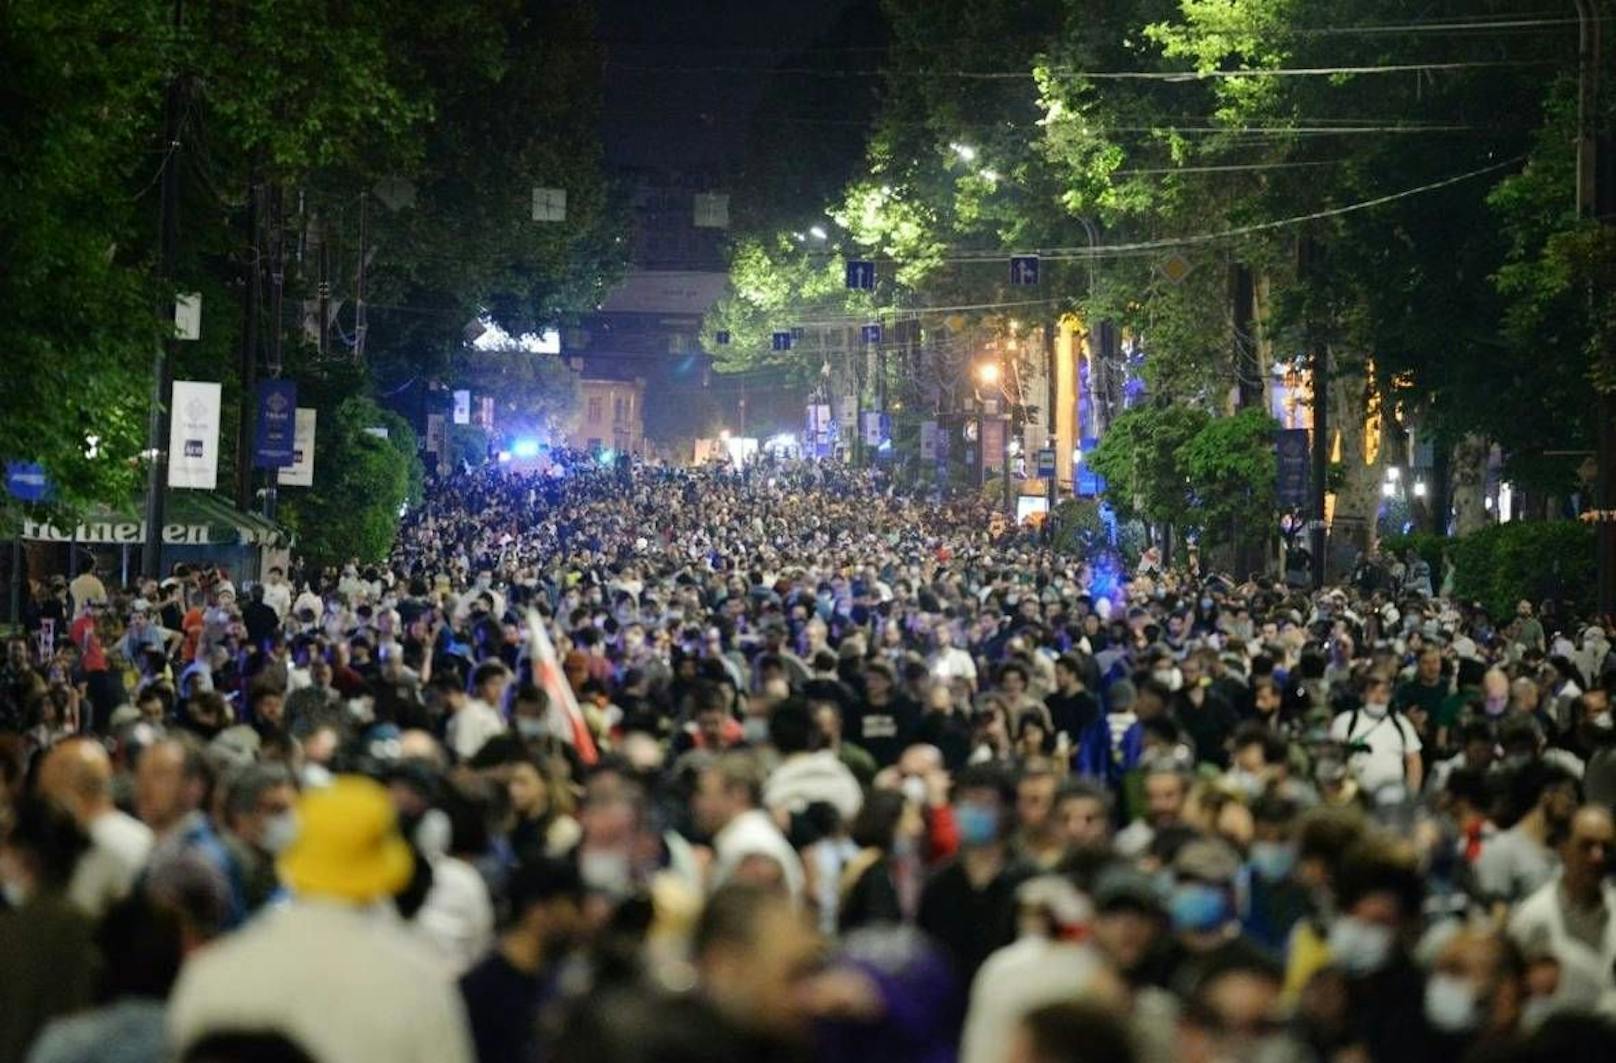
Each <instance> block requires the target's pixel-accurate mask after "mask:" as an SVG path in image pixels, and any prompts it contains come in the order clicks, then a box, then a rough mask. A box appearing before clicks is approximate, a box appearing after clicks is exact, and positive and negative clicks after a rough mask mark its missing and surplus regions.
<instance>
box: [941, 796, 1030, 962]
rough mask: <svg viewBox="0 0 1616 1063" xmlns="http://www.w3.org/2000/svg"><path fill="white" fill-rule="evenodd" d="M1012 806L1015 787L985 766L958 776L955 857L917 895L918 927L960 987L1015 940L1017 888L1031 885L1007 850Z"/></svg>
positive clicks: (1010, 829)
mask: <svg viewBox="0 0 1616 1063" xmlns="http://www.w3.org/2000/svg"><path fill="white" fill-rule="evenodd" d="M1014 806H1015V788H1014V784H1013V782H1012V780H1011V779H1010V778H1009V777H1008V776H1007V775H1006V774H1005V773H1004V772H1003V771H1001V770H1000V769H998V768H996V767H992V766H987V765H982V766H978V767H973V768H967V769H965V770H964V771H962V772H961V773H960V774H959V777H958V778H957V779H955V781H954V802H953V807H954V821H955V822H956V823H957V824H958V825H959V854H958V855H957V856H956V857H955V858H954V859H953V860H952V861H950V862H949V863H948V864H946V865H945V866H943V867H942V868H940V869H939V870H938V871H937V872H936V873H935V874H934V875H933V876H932V877H931V878H930V879H929V880H928V881H927V883H926V888H925V890H924V892H923V893H922V894H921V898H920V910H919V913H918V919H917V922H918V924H919V926H920V927H921V929H923V930H925V931H926V932H927V933H929V934H931V935H932V936H933V937H934V938H936V939H937V941H938V942H939V943H940V944H941V945H942V946H943V948H944V950H945V951H946V952H947V953H948V955H949V957H950V959H951V960H952V961H953V963H954V966H955V969H956V971H957V972H958V974H959V976H960V978H961V980H962V982H963V983H965V984H968V983H969V980H970V979H971V978H974V977H975V976H976V972H977V970H978V968H980V967H981V966H982V963H983V961H985V960H986V959H987V958H988V956H989V954H991V953H992V952H993V950H995V949H998V948H1001V947H1003V946H1005V945H1008V944H1009V943H1010V942H1011V940H1013V937H1014V930H1015V892H1016V887H1018V886H1019V885H1020V884H1021V882H1022V881H1023V880H1025V879H1026V878H1027V877H1028V871H1027V869H1025V868H1023V867H1021V866H1019V865H1017V864H1016V863H1015V861H1014V859H1013V854H1012V852H1011V849H1010V844H1009V838H1010V834H1011V831H1012V829H1013V825H1014Z"/></svg>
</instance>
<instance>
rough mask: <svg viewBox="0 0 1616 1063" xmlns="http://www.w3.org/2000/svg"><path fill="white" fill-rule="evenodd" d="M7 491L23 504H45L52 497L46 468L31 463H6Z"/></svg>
mask: <svg viewBox="0 0 1616 1063" xmlns="http://www.w3.org/2000/svg"><path fill="white" fill-rule="evenodd" d="M6 490H7V491H8V492H10V493H11V496H12V497H13V498H15V499H17V500H19V501H22V502H43V501H44V500H45V499H47V498H49V497H50V491H51V484H50V478H49V477H47V476H46V475H45V469H44V466H41V465H39V464H36V463H35V462H31V461H8V462H6Z"/></svg>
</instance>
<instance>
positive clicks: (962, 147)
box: [949, 143, 976, 162]
mask: <svg viewBox="0 0 1616 1063" xmlns="http://www.w3.org/2000/svg"><path fill="white" fill-rule="evenodd" d="M949 147H951V148H953V149H954V154H955V155H958V156H959V157H960V158H962V159H964V160H965V161H966V162H975V161H976V149H975V148H973V147H971V146H970V145H969V144H959V143H955V144H950V145H949Z"/></svg>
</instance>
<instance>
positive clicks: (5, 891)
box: [0, 879, 29, 912]
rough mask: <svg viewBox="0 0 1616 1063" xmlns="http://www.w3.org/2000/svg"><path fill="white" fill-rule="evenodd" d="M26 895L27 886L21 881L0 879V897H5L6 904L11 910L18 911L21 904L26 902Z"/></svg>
mask: <svg viewBox="0 0 1616 1063" xmlns="http://www.w3.org/2000/svg"><path fill="white" fill-rule="evenodd" d="M28 896H29V890H28V887H27V886H24V885H23V884H22V883H20V882H13V881H12V880H11V879H5V880H3V881H0V897H4V898H5V899H6V904H7V905H9V906H10V908H11V910H12V911H14V912H15V911H20V910H21V909H22V906H23V905H25V904H27V903H28Z"/></svg>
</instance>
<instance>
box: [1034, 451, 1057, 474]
mask: <svg viewBox="0 0 1616 1063" xmlns="http://www.w3.org/2000/svg"><path fill="white" fill-rule="evenodd" d="M1054 475H1055V448H1054V447H1044V448H1043V449H1042V450H1040V451H1039V452H1038V476H1039V477H1040V478H1045V477H1049V476H1054Z"/></svg>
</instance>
